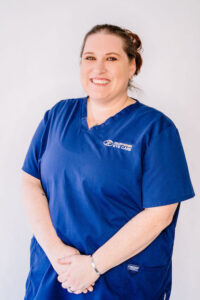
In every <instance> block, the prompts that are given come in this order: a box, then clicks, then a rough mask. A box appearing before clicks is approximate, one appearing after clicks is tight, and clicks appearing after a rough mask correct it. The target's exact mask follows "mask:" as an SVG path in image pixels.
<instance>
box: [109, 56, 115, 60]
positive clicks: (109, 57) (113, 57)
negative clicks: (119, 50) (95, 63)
mask: <svg viewBox="0 0 200 300" xmlns="http://www.w3.org/2000/svg"><path fill="white" fill-rule="evenodd" d="M108 58H114V60H117V59H116V58H115V57H113V56H110V57H108Z"/></svg>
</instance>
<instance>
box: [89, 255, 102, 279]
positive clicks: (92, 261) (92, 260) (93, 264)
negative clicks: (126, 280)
mask: <svg viewBox="0 0 200 300" xmlns="http://www.w3.org/2000/svg"><path fill="white" fill-rule="evenodd" d="M90 257H91V264H92V266H93V268H94V270H95V272H96V273H97V274H98V275H101V273H100V272H99V271H98V270H97V268H96V266H95V263H94V259H93V256H92V255H90Z"/></svg>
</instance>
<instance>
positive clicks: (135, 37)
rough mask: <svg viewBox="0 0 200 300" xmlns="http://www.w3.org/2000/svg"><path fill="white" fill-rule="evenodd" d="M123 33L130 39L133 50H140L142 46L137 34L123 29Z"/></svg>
mask: <svg viewBox="0 0 200 300" xmlns="http://www.w3.org/2000/svg"><path fill="white" fill-rule="evenodd" d="M125 32H126V33H127V34H128V36H129V37H130V38H131V40H132V43H133V47H134V49H135V50H140V49H141V46H142V43H141V40H140V38H139V36H138V35H137V34H135V33H133V32H132V31H130V30H128V29H125Z"/></svg>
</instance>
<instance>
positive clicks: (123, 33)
mask: <svg viewBox="0 0 200 300" xmlns="http://www.w3.org/2000/svg"><path fill="white" fill-rule="evenodd" d="M99 32H105V33H108V34H114V35H116V36H119V37H120V38H121V39H122V40H123V50H124V52H125V53H126V54H127V56H128V59H129V62H131V61H132V60H133V59H135V63H136V71H135V74H134V75H137V74H138V73H139V71H140V68H141V66H142V62H143V61H142V57H141V54H140V52H141V50H142V43H141V40H140V38H139V36H138V35H137V34H135V33H133V32H131V31H130V30H128V29H125V28H121V27H119V26H116V25H111V24H100V25H95V26H94V27H92V29H91V30H90V31H88V32H87V33H86V35H85V37H84V40H83V44H82V47H81V53H80V57H82V54H83V50H84V47H85V43H86V40H87V38H88V36H89V35H91V34H95V33H99ZM133 87H134V86H133V85H132V84H131V79H129V82H128V88H133Z"/></svg>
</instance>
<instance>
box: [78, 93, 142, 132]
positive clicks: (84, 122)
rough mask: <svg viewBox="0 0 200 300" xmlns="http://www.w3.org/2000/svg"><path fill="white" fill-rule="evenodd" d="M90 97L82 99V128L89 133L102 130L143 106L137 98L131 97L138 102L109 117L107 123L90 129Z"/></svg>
mask: <svg viewBox="0 0 200 300" xmlns="http://www.w3.org/2000/svg"><path fill="white" fill-rule="evenodd" d="M88 97H89V96H86V97H84V98H82V103H81V105H82V113H81V127H82V129H83V130H85V131H88V132H93V131H95V130H98V129H101V128H103V127H105V126H108V125H109V124H111V123H112V122H113V121H114V120H116V119H117V118H119V117H120V116H122V115H123V114H125V113H126V112H128V111H130V110H131V111H133V110H134V109H136V108H137V107H138V106H140V105H141V102H140V101H139V100H137V99H135V98H132V97H130V98H131V99H133V100H135V101H136V102H135V103H133V104H130V105H128V106H126V107H124V108H123V109H121V110H120V111H119V112H117V113H116V114H115V115H113V116H111V117H109V118H108V119H106V120H105V122H103V123H101V124H99V125H94V126H92V127H91V128H89V127H88V123H87V98H88Z"/></svg>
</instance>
